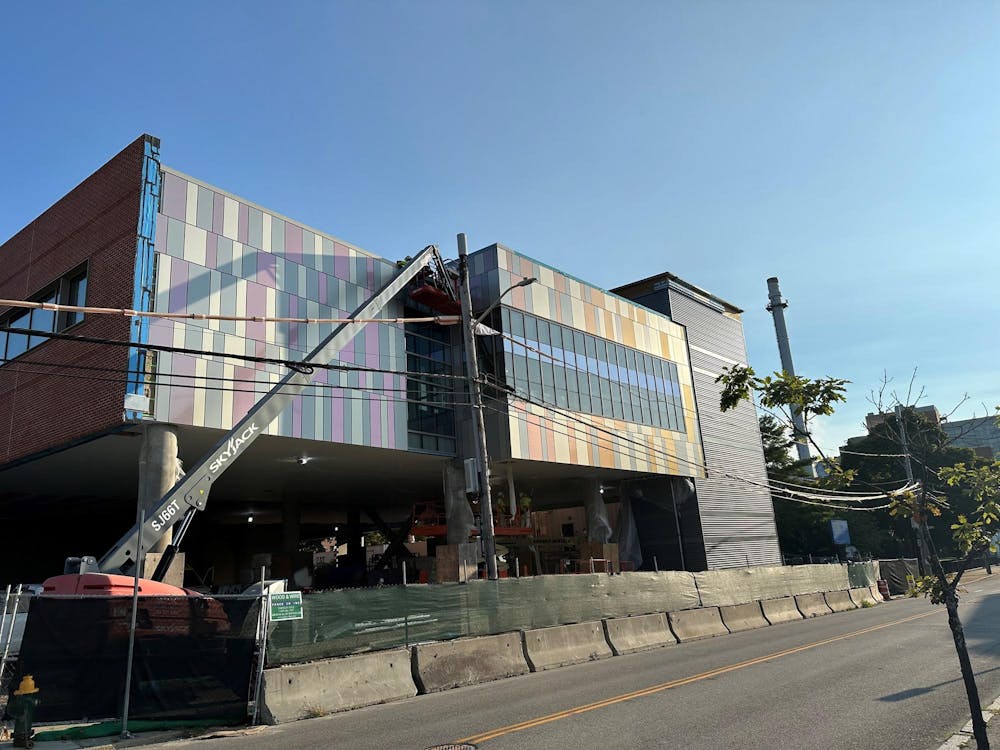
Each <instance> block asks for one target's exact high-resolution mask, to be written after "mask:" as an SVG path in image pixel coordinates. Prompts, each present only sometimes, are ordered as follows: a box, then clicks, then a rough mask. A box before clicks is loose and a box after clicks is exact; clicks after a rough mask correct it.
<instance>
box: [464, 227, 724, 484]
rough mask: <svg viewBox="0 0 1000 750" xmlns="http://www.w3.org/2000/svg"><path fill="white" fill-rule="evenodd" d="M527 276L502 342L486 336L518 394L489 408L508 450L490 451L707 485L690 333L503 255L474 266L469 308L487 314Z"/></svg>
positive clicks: (508, 308) (512, 296) (505, 313)
mask: <svg viewBox="0 0 1000 750" xmlns="http://www.w3.org/2000/svg"><path fill="white" fill-rule="evenodd" d="M529 277H534V278H536V279H537V281H536V282H535V283H533V284H531V285H530V286H527V287H521V288H517V289H514V290H512V291H511V292H509V293H508V294H506V295H504V298H503V300H504V304H503V305H502V307H501V308H500V311H499V312H498V313H495V314H494V315H493V318H492V321H491V325H492V326H493V327H494V328H496V329H497V330H502V331H503V334H504V335H503V336H501V337H491V338H492V339H493V341H492V343H491V344H487V345H486V346H487V348H488V349H490V347H492V348H491V349H490V351H489V355H488V357H487V359H488V360H491V361H493V362H495V363H498V364H497V365H496V370H497V372H496V373H495V375H496V376H497V377H498V378H500V379H501V380H502V381H503V382H504V383H505V384H506V386H508V387H509V388H511V389H512V392H510V393H508V394H507V395H505V396H503V397H502V400H498V399H497V398H494V406H495V409H499V410H502V411H503V415H502V416H500V417H497V416H493V417H492V418H491V421H492V422H493V423H494V428H493V429H492V430H491V433H492V434H495V435H498V436H499V437H500V442H501V443H503V442H506V445H499V446H497V447H496V448H495V449H494V448H492V447H491V451H494V454H495V455H497V457H498V458H511V459H525V460H531V461H545V462H552V463H561V464H573V465H583V466H592V467H600V468H605V469H618V470H624V471H634V472H641V473H651V474H669V475H675V476H692V477H700V476H704V455H703V451H702V445H701V440H700V433H699V429H698V416H697V412H696V407H695V401H694V393H693V390H692V381H691V368H690V363H689V361H688V348H687V341H686V334H685V330H684V328H683V327H682V326H679V325H677V324H676V323H674V322H673V321H671V320H670V319H669V318H668V317H666V316H663V315H660V314H658V313H655V312H653V311H651V310H648V309H646V308H643V307H641V306H639V305H636V304H634V303H632V302H629V301H627V300H625V299H623V298H621V297H618V296H616V295H614V294H610V293H608V292H605V291H602V290H600V289H598V288H596V287H593V286H591V285H589V284H586V283H584V282H581V281H579V280H577V279H574V278H573V277H571V276H567V275H565V274H563V273H560V272H559V271H556V270H554V269H552V268H549V267H548V266H545V265H543V264H541V263H538V262H537V261H534V260H532V259H530V258H527V257H525V256H523V255H520V254H518V253H516V252H514V251H512V250H510V249H508V248H505V247H503V246H501V245H493V246H491V247H488V248H485V249H484V250H481V251H479V252H477V253H475V254H474V255H472V256H471V257H470V285H471V287H472V295H473V303H474V307H476V308H477V309H485V308H486V307H488V306H489V305H490V304H491V303H492V301H493V300H495V299H497V297H498V296H499V295H500V294H501V293H502V292H504V291H505V290H506V289H508V288H509V287H510V286H512V285H513V284H516V283H517V282H518V281H520V280H522V279H525V278H529ZM522 360H523V362H522ZM549 362H551V363H552V364H551V366H550V367H546V363H549ZM500 363H502V364H500ZM522 364H523V365H524V367H525V369H524V371H519V366H521V365H522ZM501 368H502V372H501ZM532 368H534V369H535V370H537V371H538V372H539V373H540V375H539V376H538V378H537V382H536V378H535V376H533V375H532ZM547 371H548V372H549V373H550V374H548V375H546V372H547ZM560 378H562V379H563V380H562V381H560ZM547 379H549V380H550V381H551V382H546V381H547ZM561 383H568V384H570V385H561ZM536 386H537V387H536ZM497 422H500V424H499V426H497Z"/></svg>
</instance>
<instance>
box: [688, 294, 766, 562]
mask: <svg viewBox="0 0 1000 750" xmlns="http://www.w3.org/2000/svg"><path fill="white" fill-rule="evenodd" d="M670 313H671V318H673V320H675V321H676V322H677V323H680V324H682V325H684V326H686V327H687V334H688V343H689V345H690V347H691V366H692V367H693V368H694V377H693V381H694V392H695V401H696V402H697V405H698V416H699V420H700V423H701V432H702V441H703V445H704V448H705V460H706V462H707V464H708V471H709V476H708V478H706V479H698V480H695V486H696V488H697V496H698V508H699V511H700V514H701V525H702V535H703V537H704V540H705V555H706V559H707V562H708V567H709V568H732V567H743V566H747V565H780V564H781V552H780V550H779V548H778V535H777V530H776V529H775V526H774V509H773V507H772V505H771V496H770V493H769V492H768V491H767V489H766V488H764V487H758V486H756V485H754V484H750V483H748V482H746V481H740V480H738V479H730V478H726V477H725V476H722V475H723V474H732V475H735V476H739V477H742V478H744V479H749V480H752V481H754V482H763V481H764V480H765V479H766V477H767V473H766V471H765V468H764V452H763V449H762V447H761V442H760V430H759V428H758V425H757V414H756V411H755V409H754V408H753V406H752V405H751V404H748V403H743V404H740V405H739V406H738V407H737V408H736V409H734V410H732V411H729V412H725V413H723V412H722V411H720V409H719V396H720V394H721V388H720V386H719V385H718V384H717V383H716V382H715V377H716V375H718V373H720V372H721V371H722V370H723V369H724V368H725V367H727V366H728V364H727V361H726V360H729V361H736V362H739V363H741V364H746V347H745V344H744V339H743V326H742V324H741V323H740V322H739V321H738V320H734V319H732V318H729V317H727V316H725V315H723V314H721V313H719V312H718V311H716V310H713V309H712V308H710V307H708V306H706V305H702V304H701V303H699V302H697V301H695V300H693V299H691V298H689V297H687V296H685V295H683V294H680V293H678V292H676V291H671V292H670ZM699 350H705V351H699ZM706 352H708V353H706ZM713 354H714V355H718V356H713ZM720 357H721V358H720ZM699 370H701V371H702V372H699ZM706 373H708V374H706Z"/></svg>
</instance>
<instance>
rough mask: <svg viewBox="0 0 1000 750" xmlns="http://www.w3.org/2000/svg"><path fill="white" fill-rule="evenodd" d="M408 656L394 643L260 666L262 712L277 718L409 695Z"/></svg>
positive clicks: (274, 720) (269, 718)
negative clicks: (389, 647)
mask: <svg viewBox="0 0 1000 750" xmlns="http://www.w3.org/2000/svg"><path fill="white" fill-rule="evenodd" d="M410 658H411V657H410V650H409V649H393V650H391V651H376V652H374V653H370V654H361V655H359V656H347V657H344V658H341V659H326V660H324V661H316V662H310V663H308V664H287V665H285V666H283V667H276V668H274V669H265V670H264V698H263V705H262V709H263V711H262V714H263V718H264V720H265V721H267V722H268V723H271V724H282V723H284V722H286V721H296V720H297V719H304V718H307V717H310V716H315V715H316V714H317V713H324V714H327V713H335V712H337V711H347V710H349V709H352V708H361V707H362V706H371V705H373V704H375V703H386V702H388V701H395V700H402V699H403V698H412V697H413V696H415V695H416V694H417V687H416V685H415V684H414V682H413V676H412V673H411V671H410Z"/></svg>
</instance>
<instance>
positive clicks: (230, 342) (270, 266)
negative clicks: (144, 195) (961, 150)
mask: <svg viewBox="0 0 1000 750" xmlns="http://www.w3.org/2000/svg"><path fill="white" fill-rule="evenodd" d="M162 191H163V192H162V200H161V203H160V212H159V214H158V215H157V223H156V243H155V247H156V286H155V296H154V299H153V309H154V310H155V311H158V312H169V313H187V314H190V313H200V314H211V315H226V316H233V317H242V316H261V317H269V318H274V317H288V318H342V317H346V316H348V315H350V314H351V313H352V312H353V311H354V310H355V309H357V308H358V307H359V306H360V305H361V304H363V303H364V302H365V301H366V300H367V299H368V298H369V297H370V296H371V295H372V294H373V293H374V292H375V291H377V290H378V289H379V288H380V287H381V286H382V285H384V284H385V283H386V282H387V281H389V280H390V279H391V278H392V277H393V276H394V275H395V274H396V272H397V269H396V267H395V264H393V263H391V262H390V261H387V260H384V259H382V258H378V257H375V256H373V255H371V254H369V253H366V252H364V251H363V250H360V249H358V248H356V247H353V246H351V245H348V244H347V243H345V242H342V241H341V240H338V239H336V238H334V237H331V236H329V235H326V234H323V233H321V232H318V231H316V230H314V229H310V228H309V227H306V226H303V225H302V224H298V223H295V222H293V221H291V220H290V219H287V218H285V217H283V216H280V215H278V214H276V213H274V212H271V211H268V210H266V209H263V208H261V207H259V206H256V205H254V204H252V203H249V202H247V201H245V200H242V199H240V198H237V197H234V196H232V195H229V194H227V193H224V192H222V191H220V190H218V189H216V188H213V187H210V186H209V185H206V184H204V183H202V182H199V181H197V180H195V179H193V178H191V177H188V176H185V175H183V174H181V173H179V172H176V171H173V170H171V169H169V168H166V167H164V168H163V184H162ZM400 315H402V302H395V303H393V304H392V305H391V306H390V307H388V308H387V309H386V310H385V311H384V314H383V316H382V317H398V316H400ZM333 328H334V324H305V323H284V322H264V321H259V322H254V321H225V320H223V321H216V320H212V321H209V320H190V319H184V320H176V319H175V320H163V319H157V320H156V321H155V322H154V323H152V325H151V326H150V330H149V334H148V340H149V343H152V344H160V345H165V346H172V347H184V348H188V349H193V350H203V351H214V352H225V353H226V354H234V355H245V356H248V357H262V358H270V359H293V360H296V359H302V358H303V356H304V355H305V354H307V353H308V352H309V351H311V350H312V349H313V348H314V347H315V346H317V345H318V344H319V342H320V341H321V340H322V339H323V338H324V337H325V336H326V335H327V334H328V333H329V332H330V331H331V330H332V329H333ZM338 364H342V365H345V366H347V367H349V368H357V369H349V370H346V371H338V370H319V371H318V372H317V375H316V377H315V379H314V381H313V384H312V385H311V386H310V387H309V388H308V389H307V390H306V391H305V392H304V393H303V394H302V395H301V396H299V397H298V398H296V399H295V401H294V402H293V404H292V406H291V407H290V408H288V409H286V410H285V411H284V412H283V413H282V414H281V415H280V416H279V417H278V418H277V419H276V420H274V422H272V423H271V425H270V426H269V427H268V429H267V431H266V433H267V434H270V435H281V436H285V437H295V438H304V439H309V440H327V441H334V442H343V443H352V444H355V445H366V446H372V447H380V448H402V449H405V448H406V444H407V435H406V419H407V414H406V405H405V402H403V401H402V400H401V399H399V398H398V397H397V396H398V394H399V393H403V392H405V390H406V382H405V378H404V376H402V375H393V374H389V373H388V372H371V370H386V371H388V370H396V371H401V370H405V364H406V353H405V340H404V332H403V328H402V326H395V325H387V324H368V325H366V326H365V327H364V328H363V329H362V331H361V333H360V334H358V336H357V337H356V338H355V339H354V340H353V341H352V342H351V344H349V345H348V346H347V347H346V348H345V349H344V351H343V352H342V353H341V355H340V358H339V360H338ZM151 371H152V372H153V373H155V381H154V382H155V386H154V388H153V390H152V403H153V406H152V408H153V416H154V417H155V419H157V420H160V421H164V422H172V423H175V424H182V425H193V426H198V427H211V428H216V429H229V428H230V427H232V426H233V424H235V423H236V422H237V421H238V420H239V419H240V418H241V417H243V416H244V415H245V414H246V413H247V411H248V410H249V409H250V407H251V406H252V404H253V403H254V402H255V401H256V400H257V399H258V398H259V397H260V396H261V395H262V394H264V393H266V392H267V390H268V389H269V388H270V387H271V386H272V385H273V384H274V383H276V382H277V381H278V380H279V379H280V378H281V377H282V376H283V375H284V374H285V373H286V372H287V370H286V368H284V367H282V366H280V365H275V364H265V363H260V362H251V361H240V360H238V359H230V358H225V357H218V356H205V355H202V354H183V353H175V352H159V353H157V355H156V361H155V365H154V366H153V367H152V369H151Z"/></svg>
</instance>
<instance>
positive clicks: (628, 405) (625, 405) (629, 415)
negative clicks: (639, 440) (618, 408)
mask: <svg viewBox="0 0 1000 750" xmlns="http://www.w3.org/2000/svg"><path fill="white" fill-rule="evenodd" d="M636 411H638V410H636ZM622 418H623V419H627V420H628V421H629V422H636V421H638V419H639V417H638V415H637V414H636V412H635V411H633V409H632V394H631V393H630V392H629V389H628V386H627V385H623V386H622Z"/></svg>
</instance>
